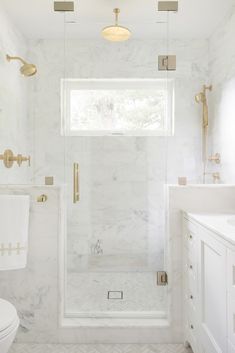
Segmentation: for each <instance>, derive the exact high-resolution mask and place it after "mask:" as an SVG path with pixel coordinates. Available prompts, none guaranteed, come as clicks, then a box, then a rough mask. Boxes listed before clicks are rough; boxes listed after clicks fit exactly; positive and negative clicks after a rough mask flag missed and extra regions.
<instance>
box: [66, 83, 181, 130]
mask: <svg viewBox="0 0 235 353" xmlns="http://www.w3.org/2000/svg"><path fill="white" fill-rule="evenodd" d="M61 87H62V95H61V97H62V133H63V135H66V136H82V135H85V136H87V135H88V136H89V135H91V136H93V135H94V136H99V135H130V136H148V135H150V136H151V135H153V136H166V135H172V133H173V115H174V114H173V112H174V84H173V81H172V80H160V79H153V80H146V79H138V80H136V79H134V80H130V79H128V80H127V79H122V80H120V79H119V80H117V79H115V80H114V79H99V80H98V79H97V80H86V79H85V80H79V79H73V80H70V79H66V80H62V84H61Z"/></svg>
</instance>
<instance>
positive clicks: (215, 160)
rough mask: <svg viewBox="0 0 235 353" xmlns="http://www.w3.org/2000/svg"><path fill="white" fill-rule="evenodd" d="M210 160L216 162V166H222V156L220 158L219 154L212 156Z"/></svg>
mask: <svg viewBox="0 0 235 353" xmlns="http://www.w3.org/2000/svg"><path fill="white" fill-rule="evenodd" d="M208 160H209V161H210V162H215V163H216V164H220V162H221V156H220V154H219V153H216V154H215V155H214V156H210V157H209V158H208Z"/></svg>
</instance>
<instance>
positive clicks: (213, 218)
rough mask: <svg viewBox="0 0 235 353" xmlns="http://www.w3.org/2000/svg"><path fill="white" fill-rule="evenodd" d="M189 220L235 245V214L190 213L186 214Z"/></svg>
mask: <svg viewBox="0 0 235 353" xmlns="http://www.w3.org/2000/svg"><path fill="white" fill-rule="evenodd" d="M185 215H186V218H187V219H192V220H194V221H196V222H198V223H199V224H200V225H202V226H204V227H206V228H207V229H209V230H211V231H212V232H214V233H216V234H217V235H219V236H220V237H222V238H224V239H225V240H227V241H228V242H230V243H231V244H233V245H235V213H234V214H231V213H230V214H229V213H225V214H222V213H219V214H215V213H213V214H210V213H201V214H200V213H188V212H185Z"/></svg>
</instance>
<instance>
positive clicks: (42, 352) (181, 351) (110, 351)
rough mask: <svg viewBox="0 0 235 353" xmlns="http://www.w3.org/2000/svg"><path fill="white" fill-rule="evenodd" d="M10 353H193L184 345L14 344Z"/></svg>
mask: <svg viewBox="0 0 235 353" xmlns="http://www.w3.org/2000/svg"><path fill="white" fill-rule="evenodd" d="M9 353H192V351H191V350H190V349H186V348H184V346H183V345H182V344H112V345H110V344H96V345H92V344H91V345H84V344H81V345H74V344H67V345H64V344H14V345H13V346H12V348H11V350H10V352H9Z"/></svg>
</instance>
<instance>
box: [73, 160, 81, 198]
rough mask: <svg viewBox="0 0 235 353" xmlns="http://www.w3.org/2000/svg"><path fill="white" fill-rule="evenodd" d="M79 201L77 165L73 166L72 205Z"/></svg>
mask: <svg viewBox="0 0 235 353" xmlns="http://www.w3.org/2000/svg"><path fill="white" fill-rule="evenodd" d="M79 199H80V194H79V164H78V163H74V164H73V203H77V202H78V201H79Z"/></svg>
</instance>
